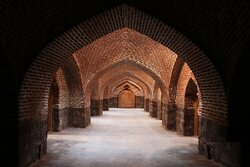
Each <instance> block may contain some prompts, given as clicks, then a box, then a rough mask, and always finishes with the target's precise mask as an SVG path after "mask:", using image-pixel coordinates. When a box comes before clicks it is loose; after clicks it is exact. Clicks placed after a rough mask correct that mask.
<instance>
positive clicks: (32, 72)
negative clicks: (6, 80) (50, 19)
mask: <svg viewBox="0 0 250 167" xmlns="http://www.w3.org/2000/svg"><path fill="white" fill-rule="evenodd" d="M131 3H132V2H131ZM132 4H133V3H132ZM135 6H136V5H135ZM167 23H168V22H167V21H166V20H164V19H163V20H161V19H157V18H156V17H153V16H151V15H149V14H147V12H145V13H144V12H143V11H141V10H138V9H137V8H135V7H132V6H130V5H126V4H119V5H115V7H111V8H108V9H107V10H104V11H101V12H100V13H98V14H97V13H95V14H94V15H93V16H92V15H91V17H90V16H87V15H86V18H85V19H81V20H78V24H77V25H74V26H70V27H68V28H67V31H63V32H60V33H58V34H57V36H56V37H54V38H53V39H51V41H50V42H47V43H46V46H43V45H42V46H43V47H41V48H40V50H39V51H40V53H39V54H37V55H36V57H34V58H33V59H32V63H30V64H29V66H28V68H27V69H26V70H25V73H24V74H23V76H24V77H23V78H22V81H21V82H20V84H19V89H18V90H19V91H18V94H19V95H18V102H16V103H17V104H18V113H16V114H17V115H18V117H17V119H16V121H17V125H18V126H17V129H18V133H17V136H16V139H17V140H18V141H17V143H18V144H17V148H18V151H17V155H16V156H17V159H18V166H21V167H25V166H29V165H31V164H32V163H34V162H36V161H37V160H39V159H41V158H42V157H43V156H44V155H46V152H47V142H48V135H49V134H53V133H58V134H60V133H67V132H68V131H67V129H78V128H81V129H85V128H88V127H90V126H92V125H91V124H92V123H93V122H92V119H93V120H95V119H96V118H102V117H103V119H105V114H106V113H109V112H110V110H112V112H113V111H116V110H113V109H114V108H118V109H119V108H120V109H124V110H126V109H129V110H131V112H132V111H133V109H135V111H137V112H138V111H141V112H143V113H146V114H148V116H150V117H152V118H151V119H155V120H159V121H160V122H161V124H159V126H162V127H163V128H164V131H166V133H167V132H172V133H175V135H176V136H179V137H180V136H181V137H183V138H185V137H186V138H189V139H190V136H192V137H193V138H195V139H197V140H198V141H197V153H199V154H201V155H203V157H204V158H206V159H212V160H214V161H216V162H219V163H220V164H223V165H226V166H234V167H237V166H242V163H243V160H244V161H245V159H243V160H242V157H241V156H242V155H243V152H244V151H243V149H242V139H241V138H240V137H239V138H237V137H236V139H234V137H232V135H230V133H232V130H231V129H230V128H231V126H232V125H231V122H234V121H235V120H233V121H232V115H234V114H231V110H229V107H232V106H231V103H230V101H229V100H228V99H231V97H230V98H229V94H230V95H231V92H230V90H229V88H228V87H229V86H231V85H230V84H229V86H228V85H227V84H228V83H227V82H225V80H227V78H226V77H225V76H224V74H223V72H222V71H223V69H222V68H223V67H218V64H216V63H214V62H216V61H217V59H216V58H214V57H212V56H209V54H207V52H208V53H209V51H207V50H203V49H201V48H200V47H199V46H197V45H196V44H195V43H194V42H193V41H192V40H193V39H192V38H187V37H186V36H184V35H183V34H182V32H181V31H180V32H179V31H177V30H175V29H173V28H172V27H170V26H168V25H167ZM66 27H67V26H66ZM201 46H202V45H201ZM41 50H42V51H41ZM1 51H2V50H1ZM222 55H223V54H222ZM211 57H212V58H211ZM213 58H214V59H213ZM218 61H220V60H219V58H218ZM235 67H236V65H235ZM20 68H21V67H20ZM25 68H26V67H25ZM225 68H226V67H225ZM228 71H229V70H228ZM232 78H234V77H232ZM16 82H18V81H16ZM232 108H233V107H232ZM118 109H117V111H120V110H118ZM138 109H140V110H138ZM229 111H230V112H229ZM137 112H135V113H137ZM117 113H119V112H117ZM118 116H119V115H118ZM235 119H236V118H235ZM237 119H238V117H237ZM237 123H238V122H237V120H236V121H235V124H237ZM236 127H238V126H237V125H236ZM233 129H234V128H233ZM65 130H66V131H65ZM233 134H237V133H236V132H234V133H233ZM166 140H168V139H167V138H166ZM244 154H245V152H244ZM163 165H167V164H163Z"/></svg>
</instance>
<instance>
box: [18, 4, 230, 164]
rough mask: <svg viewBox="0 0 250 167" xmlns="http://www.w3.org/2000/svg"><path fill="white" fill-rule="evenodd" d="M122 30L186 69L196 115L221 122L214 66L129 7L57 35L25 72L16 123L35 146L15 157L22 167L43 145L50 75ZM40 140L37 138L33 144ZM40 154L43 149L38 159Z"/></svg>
mask: <svg viewBox="0 0 250 167" xmlns="http://www.w3.org/2000/svg"><path fill="white" fill-rule="evenodd" d="M107 18H112V19H107ZM141 20H143V21H141ZM92 25H96V26H92ZM106 25H110V26H106ZM124 27H128V28H130V29H133V30H135V31H137V32H140V33H141V34H144V35H146V36H148V37H150V38H152V39H153V40H155V41H157V42H159V43H161V44H163V45H164V46H166V47H168V48H169V49H171V50H172V51H173V52H175V53H176V54H177V55H178V56H180V57H181V58H182V60H183V61H185V62H186V63H187V64H188V65H189V67H190V68H191V70H192V71H193V73H194V75H195V77H196V79H197V82H198V85H199V88H200V92H201V102H202V107H200V108H199V110H200V112H201V114H202V116H203V117H205V118H207V119H211V120H214V121H220V122H221V123H224V124H226V123H227V100H226V95H225V91H224V86H223V83H222V81H221V79H220V76H219V74H218V72H217V71H216V69H215V67H214V65H213V64H212V63H211V61H210V60H209V59H208V58H207V57H206V55H205V54H204V53H203V52H202V51H201V50H200V49H199V48H198V47H197V46H196V45H195V44H194V43H192V42H191V41H190V40H188V39H187V38H186V37H184V36H183V35H182V34H181V33H179V32H177V31H175V30H174V29H172V28H171V27H169V26H167V25H166V24H165V23H163V22H161V21H159V20H157V19H155V18H153V17H151V16H149V15H147V14H145V13H143V12H141V11H138V10H136V9H135V8H133V7H129V6H127V5H122V6H119V7H117V8H114V9H111V10H109V11H106V12H104V13H102V14H100V15H98V16H96V17H94V18H92V19H89V20H86V21H84V22H82V23H81V24H80V25H78V26H76V27H74V28H72V29H71V30H69V31H67V32H65V33H64V34H62V35H61V36H60V37H58V38H57V39H55V40H54V41H53V42H51V43H50V44H49V45H48V46H47V47H46V48H45V49H44V50H43V51H42V52H41V53H40V54H39V55H38V56H37V58H36V59H35V61H34V62H33V64H32V65H31V66H30V68H29V69H28V71H27V72H26V75H25V78H24V80H23V82H22V85H21V89H20V93H19V122H20V124H22V123H26V122H27V124H31V125H32V126H33V125H34V126H37V127H38V128H37V129H36V130H37V131H38V132H37V133H35V134H34V138H32V139H31V138H30V137H29V131H28V130H27V132H24V134H22V135H23V136H22V139H19V143H23V145H28V143H30V141H31V140H36V139H38V140H39V141H40V142H37V143H36V144H35V145H34V146H32V148H31V147H27V148H29V149H25V147H24V148H23V149H20V150H22V152H20V153H19V155H20V159H21V161H22V162H21V163H22V164H28V163H30V161H33V160H29V159H27V157H32V155H31V154H33V153H34V152H35V150H36V149H37V147H40V146H41V143H43V144H45V143H46V134H44V133H43V131H44V130H43V128H44V126H45V125H46V123H44V122H46V115H47V110H48V108H47V107H44V106H47V103H48V94H49V87H50V84H51V82H52V80H53V76H54V74H55V73H56V70H57V69H58V68H59V67H60V66H62V65H63V64H64V63H65V61H66V60H67V59H68V58H69V57H70V56H72V54H73V53H74V52H75V51H77V50H78V49H80V48H81V47H83V46H86V45H88V44H89V43H91V42H92V41H94V40H96V39H98V38H100V37H102V36H104V35H106V34H108V33H111V32H113V31H115V30H117V29H121V28H124ZM214 106H218V107H214ZM38 124H39V125H38ZM31 130H32V128H31ZM40 136H43V137H42V138H40V139H39V137H40ZM44 147H45V146H44ZM44 153H45V150H44V152H43V153H42V154H44Z"/></svg>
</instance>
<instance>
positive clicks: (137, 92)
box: [112, 82, 143, 96]
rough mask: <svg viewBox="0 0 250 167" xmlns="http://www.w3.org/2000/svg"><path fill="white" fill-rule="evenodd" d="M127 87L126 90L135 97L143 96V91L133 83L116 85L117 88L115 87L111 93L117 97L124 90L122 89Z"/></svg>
mask: <svg viewBox="0 0 250 167" xmlns="http://www.w3.org/2000/svg"><path fill="white" fill-rule="evenodd" d="M126 86H128V89H129V90H131V91H132V92H133V93H134V94H135V95H136V96H143V91H142V89H141V88H140V86H138V85H135V84H133V83H130V82H124V83H122V84H120V85H118V86H117V87H115V89H114V90H113V92H112V95H115V96H118V95H119V93H120V92H121V91H122V90H124V88H125V87H126Z"/></svg>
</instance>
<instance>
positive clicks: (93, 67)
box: [73, 28, 177, 87]
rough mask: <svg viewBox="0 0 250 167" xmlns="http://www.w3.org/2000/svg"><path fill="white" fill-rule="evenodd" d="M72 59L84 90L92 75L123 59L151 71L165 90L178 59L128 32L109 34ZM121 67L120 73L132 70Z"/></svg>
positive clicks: (161, 47) (150, 41) (137, 34)
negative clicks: (161, 82) (162, 83)
mask: <svg viewBox="0 0 250 167" xmlns="http://www.w3.org/2000/svg"><path fill="white" fill-rule="evenodd" d="M73 55H74V57H75V59H76V61H77V62H78V63H77V64H78V66H79V68H80V71H81V78H82V83H83V86H84V87H85V86H86V84H87V82H88V81H89V80H90V78H92V77H93V75H94V74H95V73H97V72H98V71H100V70H102V69H104V68H105V67H108V66H111V65H112V64H115V63H117V62H119V61H121V60H125V59H127V60H128V61H133V62H135V63H136V64H139V65H142V66H145V67H146V68H148V69H150V70H151V71H152V72H153V73H155V74H156V75H157V76H158V77H160V79H161V80H162V81H164V86H165V87H168V86H169V81H170V78H171V73H172V68H173V66H174V63H175V60H176V57H177V55H176V54H175V53H174V52H172V51H171V50H170V49H168V48H167V47H165V46H163V45H161V44H160V43H157V42H155V41H154V40H152V39H150V38H149V37H147V36H145V35H142V34H140V33H138V32H136V31H134V30H131V29H128V28H123V29H120V30H117V31H115V32H112V33H110V34H108V35H106V36H104V37H102V38H100V39H98V40H96V41H94V42H93V43H91V44H89V45H88V46H86V47H84V48H82V49H80V50H78V51H77V52H75V53H74V54H73ZM120 67H121V68H122V71H129V70H130V69H129V68H132V67H130V66H124V65H123V66H122V65H121V66H120Z"/></svg>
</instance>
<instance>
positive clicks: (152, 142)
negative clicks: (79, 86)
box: [32, 109, 222, 167]
mask: <svg viewBox="0 0 250 167" xmlns="http://www.w3.org/2000/svg"><path fill="white" fill-rule="evenodd" d="M91 121H92V123H91V125H90V126H89V127H87V128H85V129H80V128H67V129H65V130H63V131H61V132H57V133H56V132H55V133H52V134H50V135H48V153H47V155H45V156H43V158H42V159H41V160H39V161H37V162H36V163H35V164H33V165H32V167H42V166H43V167H44V166H45V167H180V166H182V167H189V166H190V167H198V166H199V167H217V166H222V165H220V164H218V163H215V162H214V161H212V160H207V159H206V158H205V157H203V156H201V155H199V154H198V149H197V143H198V139H197V137H183V136H179V135H177V134H176V133H175V132H170V131H166V130H165V129H163V127H162V125H161V121H160V120H157V119H154V118H151V117H150V116H149V114H148V113H147V112H144V111H143V110H142V109H110V111H106V112H104V115H102V116H100V117H92V118H91Z"/></svg>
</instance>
